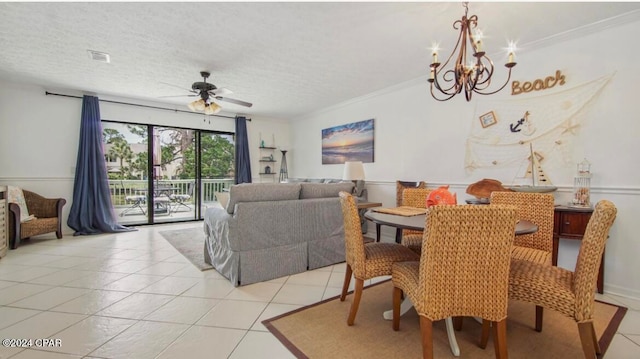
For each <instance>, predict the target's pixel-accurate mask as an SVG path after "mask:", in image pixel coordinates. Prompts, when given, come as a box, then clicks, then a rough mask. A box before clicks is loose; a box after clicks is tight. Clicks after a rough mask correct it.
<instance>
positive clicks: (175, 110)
mask: <svg viewBox="0 0 640 359" xmlns="http://www.w3.org/2000/svg"><path fill="white" fill-rule="evenodd" d="M44 94H45V95H47V96H49V95H51V96H61V97H71V98H82V97H80V96H74V95H65V94H60V93H54V92H49V91H45V92H44ZM98 101H100V102H108V103H115V104H118V105H128V106H137V107H145V108H153V109H156V110H165V111H171V112H183V113H191V114H194V115H202V114H201V113H198V112H191V111H184V110H178V109H174V108H166V107H157V106H149V105H140V104H137V103H129V102H120V101H111V100H101V99H98ZM205 116H215V117H223V118H231V119H235V117H231V116H224V115H205ZM247 121H251V119H250V118H247Z"/></svg>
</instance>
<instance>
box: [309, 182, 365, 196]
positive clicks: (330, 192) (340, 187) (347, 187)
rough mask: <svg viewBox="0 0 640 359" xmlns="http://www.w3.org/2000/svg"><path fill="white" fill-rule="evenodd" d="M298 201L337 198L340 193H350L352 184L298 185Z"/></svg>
mask: <svg viewBox="0 0 640 359" xmlns="http://www.w3.org/2000/svg"><path fill="white" fill-rule="evenodd" d="M300 186H302V190H301V191H300V199H308V198H326V197H338V193H340V191H345V192H348V193H351V191H352V190H353V182H343V183H300Z"/></svg>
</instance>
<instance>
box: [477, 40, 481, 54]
mask: <svg viewBox="0 0 640 359" xmlns="http://www.w3.org/2000/svg"><path fill="white" fill-rule="evenodd" d="M476 52H482V40H478V42H476Z"/></svg>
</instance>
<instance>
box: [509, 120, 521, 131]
mask: <svg viewBox="0 0 640 359" xmlns="http://www.w3.org/2000/svg"><path fill="white" fill-rule="evenodd" d="M523 123H524V118H521V119H520V120H519V121H518V122H517V123H516V124H515V126H514V125H513V123H512V124H510V125H509V128H510V129H511V132H514V133H515V132H520V131H521V129H520V128H518V127H520V126H522V124H523Z"/></svg>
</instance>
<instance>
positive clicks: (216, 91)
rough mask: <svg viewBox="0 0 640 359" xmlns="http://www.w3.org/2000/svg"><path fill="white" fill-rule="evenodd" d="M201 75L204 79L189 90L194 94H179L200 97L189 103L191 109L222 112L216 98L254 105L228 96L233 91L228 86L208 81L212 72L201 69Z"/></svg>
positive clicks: (242, 104)
mask: <svg viewBox="0 0 640 359" xmlns="http://www.w3.org/2000/svg"><path fill="white" fill-rule="evenodd" d="M200 76H202V79H203V80H202V81H201V82H200V81H198V82H194V83H193V84H192V85H191V90H188V91H189V92H192V93H193V94H191V95H179V96H188V97H196V96H197V97H200V98H199V99H198V100H195V101H193V102H191V103H189V104H188V105H187V106H188V107H189V109H190V110H191V111H199V112H204V113H205V114H207V115H213V114H215V113H218V112H220V110H221V109H222V107H220V105H218V104H217V103H215V102H214V101H213V100H214V99H215V100H218V101H226V102H230V103H234V104H236V105H240V106H245V107H251V106H253V104H252V103H250V102H246V101H241V100H236V99H233V98H229V97H226V96H227V95H229V94H231V93H233V92H231V91H230V90H228V89H226V88H218V87H216V85H214V84H212V83H210V82H207V79H208V78H209V76H211V73H209V72H208V71H201V72H200ZM167 85H171V84H167ZM171 86H174V85H171ZM179 96H162V97H179Z"/></svg>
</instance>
